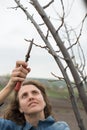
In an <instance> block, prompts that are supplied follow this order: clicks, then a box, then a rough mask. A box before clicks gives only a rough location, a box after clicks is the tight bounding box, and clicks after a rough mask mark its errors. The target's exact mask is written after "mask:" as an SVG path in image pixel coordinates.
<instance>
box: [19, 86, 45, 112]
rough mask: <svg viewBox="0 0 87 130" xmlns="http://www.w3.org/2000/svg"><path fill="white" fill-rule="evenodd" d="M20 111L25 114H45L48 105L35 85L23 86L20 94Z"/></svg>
mask: <svg viewBox="0 0 87 130" xmlns="http://www.w3.org/2000/svg"><path fill="white" fill-rule="evenodd" d="M18 99H19V106H20V108H19V110H20V112H22V113H24V114H36V113H43V112H44V108H45V106H46V103H45V101H44V98H43V96H42V93H41V91H40V90H39V89H38V88H37V87H36V86H35V85H25V86H22V87H21V88H20V90H19V92H18Z"/></svg>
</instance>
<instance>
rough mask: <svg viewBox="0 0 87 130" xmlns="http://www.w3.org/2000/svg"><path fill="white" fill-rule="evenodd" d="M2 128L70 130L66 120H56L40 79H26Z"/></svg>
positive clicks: (11, 105) (1, 122)
mask: <svg viewBox="0 0 87 130" xmlns="http://www.w3.org/2000/svg"><path fill="white" fill-rule="evenodd" d="M0 128H1V130H70V129H69V126H68V125H67V123H66V122H62V121H60V122H56V121H55V119H54V118H53V117H52V109H51V105H50V103H49V100H48V98H47V95H46V92H45V87H44V86H43V85H42V84H41V83H39V82H38V81H24V82H23V83H22V85H21V88H20V89H19V91H14V98H13V100H12V102H11V104H10V107H9V108H8V110H7V112H6V114H5V117H4V119H2V118H1V119H0Z"/></svg>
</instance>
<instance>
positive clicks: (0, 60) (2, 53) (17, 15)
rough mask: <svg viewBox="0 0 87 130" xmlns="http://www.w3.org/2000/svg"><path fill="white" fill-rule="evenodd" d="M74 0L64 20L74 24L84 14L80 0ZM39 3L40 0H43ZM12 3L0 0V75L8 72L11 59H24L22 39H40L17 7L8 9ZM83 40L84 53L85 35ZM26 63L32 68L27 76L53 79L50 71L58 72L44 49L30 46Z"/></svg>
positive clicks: (11, 66)
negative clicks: (30, 50)
mask: <svg viewBox="0 0 87 130" xmlns="http://www.w3.org/2000/svg"><path fill="white" fill-rule="evenodd" d="M65 1H67V0H65ZM78 1H79V0H75V1H74V2H75V4H73V9H72V11H71V16H70V17H69V18H68V19H67V20H69V23H70V24H73V25H74V26H76V24H78V23H79V21H80V20H81V19H82V17H83V13H84V9H83V7H82V6H81V4H82V3H81V2H79V4H78ZM42 2H43V3H44V0H42ZM46 2H47V1H46ZM15 5H16V4H15V2H14V0H5V1H4V0H0V75H4V74H5V75H6V74H9V73H11V71H12V69H13V68H14V66H15V62H16V61H17V60H24V59H25V54H26V52H27V48H28V43H27V42H26V41H25V40H24V38H26V39H32V38H36V39H38V40H37V41H40V40H39V38H40V37H39V36H38V35H37V31H36V30H35V28H34V27H33V25H32V24H31V22H29V21H27V19H26V16H25V15H24V13H23V12H22V11H20V10H17V11H15V10H12V9H8V7H14V6H15ZM81 8H82V9H81ZM31 12H32V8H31ZM72 20H73V21H72ZM32 32H33V33H32ZM84 35H85V34H84ZM83 40H84V42H83V44H82V46H83V48H84V51H85V54H86V49H87V47H86V46H87V44H86V42H85V38H83ZM40 42H42V41H40ZM29 66H30V67H31V70H32V71H31V73H30V77H39V78H54V77H53V76H52V75H51V72H53V73H55V74H58V73H60V71H59V69H58V67H57V65H56V63H55V61H54V60H53V58H52V57H51V56H50V55H49V54H48V53H47V52H46V50H42V49H39V48H36V49H35V47H33V49H32V52H31V58H30V60H29Z"/></svg>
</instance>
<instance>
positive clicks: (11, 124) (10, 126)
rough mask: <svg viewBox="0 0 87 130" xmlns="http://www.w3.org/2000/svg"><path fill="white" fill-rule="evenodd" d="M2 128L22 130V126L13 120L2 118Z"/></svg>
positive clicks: (0, 120) (3, 129)
mask: <svg viewBox="0 0 87 130" xmlns="http://www.w3.org/2000/svg"><path fill="white" fill-rule="evenodd" d="M0 128H2V129H1V130H7V129H9V130H15V129H14V128H17V130H20V128H21V126H19V125H17V124H16V123H15V122H13V121H11V120H7V119H4V118H0Z"/></svg>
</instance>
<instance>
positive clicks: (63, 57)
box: [15, 0, 87, 130]
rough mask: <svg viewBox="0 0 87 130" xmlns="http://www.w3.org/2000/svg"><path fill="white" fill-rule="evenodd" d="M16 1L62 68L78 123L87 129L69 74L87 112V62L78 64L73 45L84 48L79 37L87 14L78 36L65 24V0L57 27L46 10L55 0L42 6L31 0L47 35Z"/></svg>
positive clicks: (16, 0)
mask: <svg viewBox="0 0 87 130" xmlns="http://www.w3.org/2000/svg"><path fill="white" fill-rule="evenodd" d="M15 2H16V3H17V5H18V6H17V7H15V9H17V8H21V9H22V11H23V12H24V13H25V14H26V16H27V19H30V20H31V22H32V23H33V25H34V26H35V28H36V29H37V31H38V33H39V34H40V36H41V38H42V39H43V41H44V43H45V44H46V46H45V47H44V48H45V49H47V51H48V52H49V53H50V54H51V55H52V56H53V57H54V59H55V61H56V63H57V65H58V67H59V68H60V70H61V72H62V74H63V77H64V79H65V81H66V83H67V87H68V90H69V94H70V99H71V103H72V107H73V110H74V113H75V116H76V119H77V121H78V125H79V127H80V129H81V130H85V127H84V124H83V122H82V119H81V116H80V113H79V110H78V106H77V103H76V98H75V95H74V91H73V87H72V84H71V80H70V78H69V75H68V70H69V71H70V72H71V74H72V77H73V80H74V83H75V86H76V88H77V90H78V93H79V97H80V99H81V101H82V103H83V106H84V109H85V111H86V112H87V95H86V92H85V88H84V83H85V84H86V82H84V81H86V80H87V78H86V75H84V73H83V70H84V65H85V62H84V64H81V66H79V65H78V64H77V62H76V60H75V56H74V54H73V46H75V45H78V46H79V48H80V50H82V48H81V46H80V42H79V39H80V36H81V32H82V27H83V24H84V20H85V18H86V16H85V17H84V18H83V20H82V26H81V29H80V33H79V35H78V36H77V34H76V33H75V31H74V30H73V29H72V28H70V29H68V26H67V25H66V24H65V21H64V19H65V9H64V3H63V0H61V7H62V11H63V15H62V16H61V17H60V18H61V25H60V26H58V27H56V28H55V27H54V25H53V23H52V22H51V20H50V17H48V16H47V14H46V12H45V11H44V10H45V9H46V8H48V7H49V6H51V5H52V3H53V2H54V0H51V1H50V2H49V3H48V4H47V5H45V6H44V7H42V6H41V5H40V4H39V2H38V1H37V0H30V3H31V4H32V5H33V7H34V8H35V9H36V10H37V12H38V14H39V15H40V16H41V18H42V20H43V23H44V24H40V25H45V26H46V28H47V34H46V35H45V34H44V33H43V31H42V30H41V26H39V24H38V23H37V22H36V21H35V20H34V18H33V16H32V15H31V14H30V13H29V11H27V9H26V8H24V6H23V5H22V4H21V3H20V1H19V0H15ZM56 13H58V12H56ZM62 28H64V30H65V31H66V36H67V43H68V44H69V46H68V47H67V45H66V44H65V42H64V41H63V40H62V37H61V36H60V32H61V29H62ZM70 30H71V32H73V33H74V35H75V37H76V39H75V40H74V41H75V42H74V43H73V44H72V42H71V38H70V33H71V32H70ZM50 36H51V37H52V38H53V40H54V41H53V43H54V42H55V43H56V46H57V51H56V50H55V49H54V48H53V45H52V44H51V42H49V39H50V38H49V37H50ZM27 41H28V40H27ZM35 44H36V43H35ZM38 46H39V45H38ZM58 49H59V50H58ZM69 50H71V51H72V56H73V57H71V53H69ZM81 52H82V54H83V57H84V53H83V51H81ZM59 53H61V54H60V55H59ZM79 54H80V53H79ZM79 56H80V55H79ZM84 61H85V58H84ZM64 64H65V65H66V67H65V66H64ZM82 68H83V69H82Z"/></svg>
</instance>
